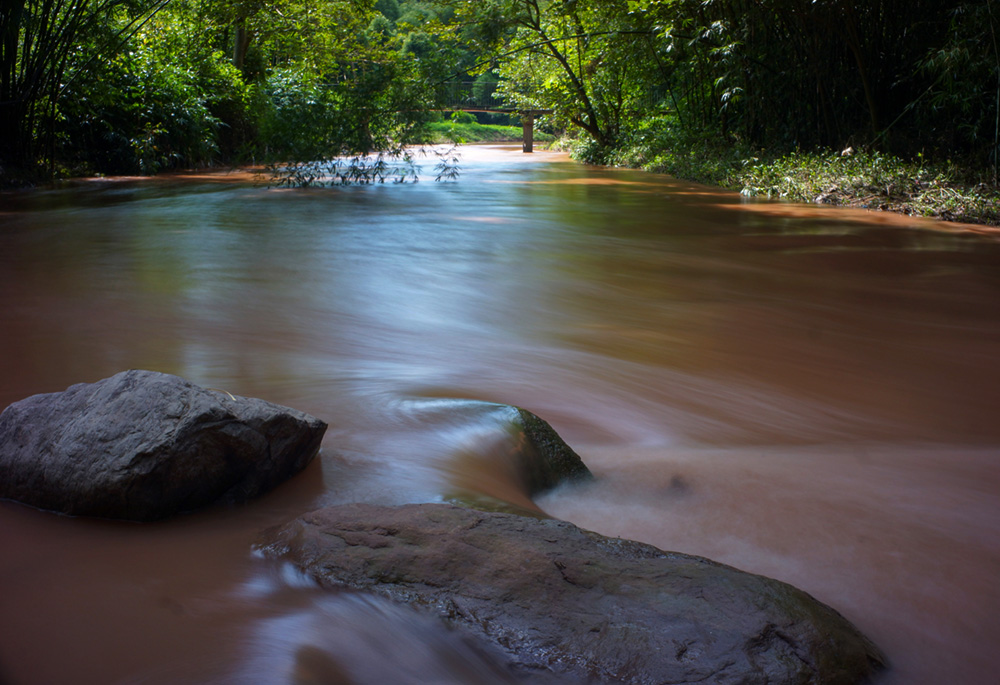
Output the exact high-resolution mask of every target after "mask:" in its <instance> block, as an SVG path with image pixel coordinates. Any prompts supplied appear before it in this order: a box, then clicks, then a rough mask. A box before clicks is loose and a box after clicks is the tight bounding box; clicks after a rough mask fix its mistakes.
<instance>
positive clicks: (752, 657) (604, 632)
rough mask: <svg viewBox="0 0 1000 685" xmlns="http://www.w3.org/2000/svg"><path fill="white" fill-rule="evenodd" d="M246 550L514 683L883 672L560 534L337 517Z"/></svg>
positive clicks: (827, 621)
mask: <svg viewBox="0 0 1000 685" xmlns="http://www.w3.org/2000/svg"><path fill="white" fill-rule="evenodd" d="M259 548H260V549H261V550H262V551H263V552H264V554H266V555H268V556H271V557H275V558H281V559H284V560H288V561H290V562H291V563H293V564H294V565H296V566H298V567H299V568H300V569H302V570H303V571H305V572H306V573H308V574H309V575H311V576H312V577H314V578H315V579H316V580H318V581H319V582H320V583H321V584H323V585H325V586H327V587H331V588H354V589H360V590H364V591H369V592H373V593H376V594H378V595H381V596H384V597H389V598H391V599H394V600H397V601H400V602H404V603H407V604H409V605H412V606H415V607H420V608H423V609H424V610H425V611H429V612H431V613H434V614H436V615H438V616H440V617H441V618H442V619H444V620H445V621H446V622H448V623H450V624H453V625H455V626H459V627H461V628H462V629H464V630H467V631H471V632H472V633H474V634H478V635H480V636H482V637H484V638H486V639H487V640H489V641H490V642H492V643H493V644H495V645H497V646H499V647H500V648H501V649H502V650H504V652H505V653H506V654H507V656H508V657H509V659H510V663H511V666H512V668H514V669H515V670H516V671H517V672H520V673H522V674H525V673H527V674H530V673H532V672H536V673H543V672H549V673H552V672H554V673H559V674H563V675H565V676H568V677H571V678H576V679H579V680H580V681H593V682H606V683H612V682H615V683H703V682H711V683H734V684H736V683H740V684H746V685H749V684H751V683H761V684H765V683H766V684H768V685H777V684H779V683H817V684H841V683H843V684H848V683H862V682H866V681H867V680H868V679H869V678H871V677H872V676H873V675H874V674H875V673H877V672H878V671H879V670H881V669H882V668H883V667H884V658H883V656H882V655H881V653H880V651H879V650H878V648H877V647H875V646H874V644H872V643H871V642H870V641H869V640H868V639H867V638H866V637H864V636H863V635H861V634H860V633H859V632H858V631H857V630H856V629H855V628H854V626H853V625H851V624H850V623H849V622H848V621H847V620H846V619H844V618H843V617H842V616H840V615H839V614H838V613H837V612H836V611H834V610H833V609H831V608H829V607H827V606H825V605H823V604H821V603H820V602H818V601H817V600H815V599H813V598H812V597H810V596H809V595H807V594H806V593H804V592H802V591H800V590H797V589H795V588H793V587H791V586H789V585H787V584H785V583H781V582H779V581H775V580H771V579H768V578H764V577H761V576H756V575H752V574H749V573H745V572H742V571H739V570H736V569H733V568H730V567H727V566H724V565H721V564H718V563H715V562H712V561H709V560H707V559H702V558H699V557H692V556H687V555H683V554H676V553H671V552H663V551H661V550H659V549H657V548H655V547H652V546H650V545H645V544H642V543H638V542H633V541H629V540H621V539H617V538H607V537H604V536H601V535H598V534H596V533H591V532H587V531H584V530H582V529H580V528H578V527H576V526H574V525H572V524H570V523H567V522H564V521H557V520H552V519H535V518H530V517H523V516H518V515H515V514H508V513H497V512H483V511H477V510H473V509H467V508H462V507H455V506H450V505H444V504H415V505H405V506H398V507H384V506H375V505H368V504H351V505H344V506H338V507H329V508H326V509H321V510H318V511H314V512H311V513H309V514H306V515H304V516H302V517H300V518H298V519H296V520H295V521H292V522H291V523H289V524H287V525H285V526H282V527H279V528H275V529H272V530H269V531H266V532H265V533H263V534H262V537H261V540H260V542H259Z"/></svg>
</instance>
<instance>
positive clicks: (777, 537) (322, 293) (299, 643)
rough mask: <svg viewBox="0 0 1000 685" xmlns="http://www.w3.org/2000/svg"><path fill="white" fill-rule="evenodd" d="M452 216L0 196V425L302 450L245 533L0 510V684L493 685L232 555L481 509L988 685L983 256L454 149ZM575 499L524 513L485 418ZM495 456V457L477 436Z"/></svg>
mask: <svg viewBox="0 0 1000 685" xmlns="http://www.w3.org/2000/svg"><path fill="white" fill-rule="evenodd" d="M463 167H464V168H463V174H462V176H461V177H460V179H459V181H458V182H457V183H433V182H432V181H429V180H424V181H421V182H420V183H417V184H415V185H385V186H366V187H354V188H342V189H309V190H297V191H282V192H276V191H273V190H268V189H267V188H265V187H262V186H258V185H254V184H252V183H249V182H247V181H248V179H244V178H240V177H233V178H230V179H229V182H224V183H220V182H218V179H216V178H170V179H163V178H161V179H152V180H136V179H129V180H116V181H111V180H108V181H97V182H91V183H86V184H80V185H76V186H74V187H71V188H65V189H60V190H53V191H40V192H35V193H31V194H17V195H5V196H0V407H4V406H6V405H7V404H9V403H11V402H13V401H16V400H18V399H21V398H22V397H25V396H27V395H30V394H33V393H38V392H49V391H55V390H61V389H64V388H65V387H67V386H68V385H70V384H73V383H76V382H81V381H94V380H98V379H100V378H103V377H107V376H110V375H112V374H114V373H116V372H118V371H121V370H123V369H127V368H149V369H155V370H159V371H165V372H169V373H176V374H178V375H181V376H183V377H185V378H188V379H189V380H192V381H194V382H196V383H199V384H201V385H204V386H208V387H214V388H220V389H225V390H226V391H228V392H231V393H234V394H242V395H250V396H257V397H262V398H265V399H268V400H271V401H274V402H279V403H282V404H287V405H290V406H293V407H296V408H299V409H302V410H304V411H307V412H310V413H312V414H314V415H316V416H318V417H320V418H322V419H324V420H326V421H327V422H328V423H329V424H330V430H329V432H328V434H327V437H326V439H325V441H324V447H323V452H322V454H321V458H320V459H319V460H317V461H316V462H314V463H313V464H312V465H311V466H310V467H309V468H308V469H307V470H306V471H305V472H304V473H302V474H300V475H299V476H297V477H295V478H294V479H293V480H292V481H290V482H289V483H287V484H286V485H284V486H282V487H280V488H278V489H277V490H276V491H274V492H272V493H270V494H268V495H266V496H264V497H263V498H261V499H259V500H257V501H255V502H253V503H251V504H249V505H247V506H243V507H238V508H228V509H212V510H208V511H204V512H201V513H197V514H193V515H188V516H182V517H178V518H176V519H174V520H169V521H165V522H161V523H156V524H146V525H138V524H127V523H120V522H111V521H93V520H84V519H72V518H68V517H63V516H56V515H53V514H50V513H45V512H38V511H35V510H32V509H29V508H27V507H23V506H20V505H17V504H13V503H9V502H0V550H2V553H0V683H4V685H8V684H15V685H18V684H22V683H23V684H39V685H48V684H50V683H63V682H73V683H80V684H88V683H94V684H98V683H100V684H105V683H150V684H156V685H159V684H166V683H178V682H185V683H213V684H214V683H230V682H239V683H244V682H245V683H262V684H263V683H276V682H308V681H309V678H313V679H314V680H316V681H317V682H362V683H368V682H372V683H374V682H405V681H406V680H407V679H408V678H410V679H411V680H413V681H414V682H419V677H417V676H414V674H418V673H420V674H429V675H425V676H424V677H425V678H433V679H435V681H436V682H484V683H485V682H505V676H503V674H501V673H500V672H499V671H497V670H496V668H495V663H494V661H495V660H494V655H492V654H490V653H488V652H487V653H483V652H481V651H480V650H479V649H478V648H477V647H475V646H470V645H468V644H465V643H463V642H461V641H460V640H457V639H456V636H455V635H454V634H452V633H449V632H448V631H446V630H444V629H443V628H442V627H440V626H438V625H436V624H434V623H431V622H428V621H427V619H426V617H425V616H422V615H420V614H417V613H415V612H411V611H409V610H408V608H406V607H399V606H396V605H392V604H389V603H387V602H385V601H380V600H376V599H373V598H370V597H366V596H363V595H351V594H337V593H333V594H331V593H327V592H321V591H319V590H318V589H317V588H315V587H313V585H312V584H311V583H310V582H309V581H308V579H306V578H303V577H301V576H299V575H298V574H296V573H295V572H293V571H292V570H291V569H289V568H286V567H283V566H281V565H278V564H275V563H273V562H270V561H268V560H265V559H262V558H259V557H258V556H257V555H255V554H254V553H253V551H252V543H253V541H254V539H255V538H256V536H257V534H258V532H259V531H260V530H261V529H263V528H266V527H268V526H271V525H276V524H280V523H282V522H284V521H286V520H288V519H290V518H292V517H294V516H296V515H297V514H299V513H302V512H305V511H308V510H310V509H313V508H316V507H318V506H323V505H327V504H336V503H343V502H352V501H366V502H379V503H404V502H420V501H440V500H442V499H444V498H447V497H450V496H455V495H458V496H461V495H462V494H463V493H464V494H468V495H473V496H475V495H487V496H489V497H493V498H498V499H504V500H507V501H509V502H512V503H514V504H516V505H518V506H522V507H526V508H531V507H533V506H537V507H539V508H541V509H542V510H543V511H545V512H547V513H549V514H550V515H553V516H557V517H560V518H565V519H568V520H570V521H573V522H575V523H577V524H578V525H581V526H584V527H586V528H590V529H593V530H596V531H598V532H601V533H604V534H608V535H618V536H621V537H628V538H634V539H639V540H643V541H646V542H650V543H653V544H655V545H657V546H659V547H662V548H664V549H671V550H676V551H680V552H688V553H693V554H699V555H703V556H708V557H710V558H713V559H716V560H718V561H721V562H724V563H727V564H731V565H733V566H736V567H738V568H742V569H745V570H748V571H752V572H755V573H762V574H764V575H768V576H772V577H775V578H779V579H781V580H785V581H788V582H791V583H793V584H795V585H797V586H799V587H801V588H803V589H805V590H806V591H808V592H810V593H811V594H813V595H814V596H816V597H817V598H819V599H820V600H822V601H824V602H826V603H827V604H830V605H831V606H833V607H835V608H836V609H838V610H839V611H840V612H841V613H843V614H844V615H846V616H847V617H848V618H849V619H850V620H852V621H853V622H854V623H855V624H857V625H858V626H859V627H860V628H861V629H862V630H863V631H864V632H865V633H867V634H868V635H869V636H870V637H872V638H873V639H874V640H875V641H876V642H877V643H878V644H879V645H880V646H881V647H882V648H883V649H884V650H885V651H886V652H887V654H888V656H889V658H890V660H891V662H892V665H893V669H892V671H890V673H889V674H888V675H887V676H886V678H885V679H884V682H885V683H890V684H892V685H904V684H906V685H911V684H915V685H932V684H934V685H937V684H939V683H945V682H955V683H966V684H973V685H976V684H983V685H986V684H987V683H993V682H994V681H995V673H996V671H997V668H998V666H1000V657H997V656H996V654H995V650H994V649H993V646H994V645H995V644H997V643H998V642H1000V612H998V611H997V609H998V608H1000V589H998V587H997V583H996V578H997V577H998V576H1000V420H998V418H997V416H998V406H1000V361H998V360H1000V241H997V240H996V238H995V237H994V236H993V235H992V234H990V233H989V232H985V233H977V232H974V231H972V230H955V227H952V226H947V225H942V224H938V223H935V222H932V221H927V220H922V219H912V218H907V217H898V216H892V217H888V216H886V215H881V214H873V213H867V212H859V211H856V210H836V209H831V208H827V207H822V208H820V207H812V206H802V205H791V204H776V203H767V202H756V201H748V200H745V199H743V198H741V197H740V196H738V195H736V194H731V193H726V192H721V191H718V190H715V189H711V188H704V187H700V186H695V185H691V184H687V183H683V182H679V181H676V180H673V179H669V178H665V177H661V176H656V175H650V174H643V173H641V172H633V171H621V170H609V169H601V168H591V167H585V166H582V165H578V164H575V163H572V162H570V161H569V160H568V159H566V157H565V156H564V155H558V154H555V153H544V152H541V153H538V152H536V153H535V154H534V155H522V154H521V153H520V152H516V151H514V149H513V148H504V147H470V148H466V149H465V150H464V152H463ZM455 398H458V399H462V398H468V399H477V400H486V401H490V402H500V403H509V404H516V405H519V406H522V407H525V408H527V409H530V410H531V411H533V412H535V413H536V414H538V415H540V416H541V417H543V418H545V419H546V420H548V421H549V422H550V423H551V424H552V425H553V426H554V427H555V428H556V429H557V430H558V431H559V432H560V434H561V435H562V436H563V437H564V438H565V439H566V441H567V442H568V443H569V444H570V445H572V446H573V447H574V449H575V450H576V451H577V452H578V453H579V454H580V455H581V456H582V457H583V459H584V461H585V462H587V464H588V465H589V466H590V467H591V469H592V470H593V471H594V473H595V475H597V479H596V480H595V481H594V482H593V483H591V484H588V485H582V486H573V487H565V488H560V489H558V490H556V491H554V492H551V493H549V494H546V495H544V496H542V497H539V498H537V499H536V501H535V502H534V503H532V502H531V501H530V500H528V499H527V497H526V495H525V493H523V492H521V491H520V490H519V489H518V488H517V486H516V485H514V483H513V482H512V480H511V479H510V478H509V477H508V476H507V473H508V469H507V468H506V464H505V460H506V459H507V457H508V455H507V452H508V447H507V446H506V445H505V444H504V436H503V433H502V431H500V430H499V429H498V426H497V424H496V421H495V420H494V419H493V418H491V415H490V414H489V412H485V413H477V412H475V411H468V410H467V406H466V405H463V404H462V403H456V402H453V399H455ZM498 431H499V432H498Z"/></svg>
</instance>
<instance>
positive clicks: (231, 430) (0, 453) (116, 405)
mask: <svg viewBox="0 0 1000 685" xmlns="http://www.w3.org/2000/svg"><path fill="white" fill-rule="evenodd" d="M325 431H326V424H325V423H324V422H322V421H320V420H319V419H317V418H314V417H312V416H309V415H308V414H304V413H302V412H300V411H296V410H294V409H289V408H287V407H281V406H278V405H276V404H272V403H270V402H265V401H263V400H259V399H252V398H246V397H234V396H232V395H230V394H229V393H226V392H223V391H213V390H207V389H204V388H201V387H198V386H196V385H194V384H192V383H189V382H188V381H185V380H184V379H182V378H178V377H177V376H171V375H168V374H163V373H157V372H153V371H140V370H133V371H125V372H122V373H119V374H117V375H115V376H112V377H111V378H106V379H104V380H102V381H98V382H96V383H81V384H79V385H74V386H71V387H70V388H68V389H67V390H65V391H63V392H56V393H49V394H43V395H34V396H32V397H28V398H27V399H24V400H21V401H20V402H15V403H14V404H12V405H10V406H9V407H7V409H5V410H4V412H3V413H2V414H0V497H4V498H9V499H13V500H17V501H19V502H23V503H25V504H30V505H32V506H35V507H40V508H42V509H49V510H53V511H58V512H63V513H66V514H74V515H81V516H101V517H107V518H120V519H131V520H136V521H149V520H153V519H159V518H163V517H166V516H170V515H172V514H175V513H178V512H186V511H191V510H194V509H198V508H201V507H204V506H206V505H208V504H212V503H215V502H225V503H236V502H242V501H245V500H247V499H249V498H251V497H254V496H256V495H258V494H260V493H263V492H265V491H267V490H269V489H271V488H273V487H274V486H276V485H278V484H279V483H281V482H283V481H285V480H287V479H288V478H289V477H290V476H292V475H293V474H295V473H297V472H298V471H300V470H301V469H302V468H304V467H305V466H306V464H308V463H309V461H310V460H311V459H312V458H313V457H314V456H315V455H316V453H317V451H318V450H319V447H320V442H321V440H322V439H323V434H324V432H325Z"/></svg>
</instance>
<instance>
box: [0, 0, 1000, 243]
mask: <svg viewBox="0 0 1000 685" xmlns="http://www.w3.org/2000/svg"><path fill="white" fill-rule="evenodd" d="M994 5H995V3H994V0H944V1H940V0H911V1H908V2H903V1H902V0H861V1H860V2H858V1H849V0H815V1H810V2H806V1H804V0H769V1H767V2H756V1H750V0H611V1H609V2H597V1H596V0H548V1H546V0H485V1H482V2H469V1H466V0H433V1H430V0H429V1H422V0H309V1H307V0H15V1H14V2H8V3H4V5H3V7H2V8H0V130H3V131H4V135H3V138H2V140H0V167H2V172H0V183H3V184H5V185H14V184H17V183H24V182H25V181H32V180H34V181H39V180H46V179H51V178H54V177H61V176H67V175H79V174H122V173H144V174H150V173H156V172H159V171H164V170H170V169H177V168H191V167H199V166H209V165H226V164H246V163H271V164H279V163H287V162H298V163H302V162H313V161H316V160H333V159H338V158H352V157H358V156H364V155H368V154H371V153H382V154H384V155H390V156H391V155H399V154H402V150H403V149H404V147H405V146H407V145H412V144H418V143H423V142H429V141H434V140H440V139H442V138H450V139H452V140H461V141H473V140H482V139H486V140H490V139H493V138H490V137H488V136H501V137H514V136H515V135H516V127H515V128H514V129H513V130H507V131H500V130H495V129H494V128H492V126H491V124H493V122H492V121H487V118H488V116H489V115H481V116H480V117H479V119H480V120H479V121H477V122H475V124H474V123H473V122H471V121H468V119H465V120H464V121H463V120H462V119H463V118H464V117H459V119H447V120H445V121H441V119H442V117H441V116H440V115H439V114H435V112H436V111H438V110H440V109H441V107H442V104H443V103H444V101H445V100H446V99H450V98H446V96H445V92H449V93H450V94H451V95H454V92H455V88H454V87H452V88H451V89H450V90H449V89H448V88H447V87H445V86H446V85H447V84H456V83H458V84H463V85H461V86H459V90H460V93H459V94H460V95H461V94H462V93H467V94H468V95H469V96H470V97H473V96H475V98H476V99H481V98H483V97H487V98H492V99H493V100H495V101H496V102H497V104H498V105H502V106H504V107H507V108H510V109H513V110H515V111H517V110H521V109H536V110H551V112H552V113H551V114H549V115H546V116H543V117H539V118H538V119H537V120H536V126H537V127H538V129H539V133H542V134H548V135H553V136H561V137H563V138H564V139H565V140H567V141H569V145H570V146H571V148H572V150H573V151H574V154H575V156H577V157H578V158H579V159H581V160H584V161H587V162H593V163H601V164H623V165H630V166H638V167H642V168H646V169H650V170H656V171H663V172H666V173H670V174H673V175H677V176H681V177H684V178H688V179H693V180H701V181H707V182H710V183H715V184H720V185H724V186H727V187H732V188H736V189H739V190H741V191H742V192H744V193H745V194H748V195H766V196H771V197H784V198H789V199H795V200H806V201H820V202H831V203H838V204H849V205H855V206H865V207H871V208H879V209H892V210H896V211H902V212H907V213H911V214H921V215H929V216H937V217H940V218H943V219H953V220H961V221H968V222H979V223H991V224H997V223H998V216H997V205H998V198H1000V195H998V191H997V188H998V150H1000V50H998V35H997V34H998V28H1000V19H998V12H1000V7H996V6H994ZM511 123H514V124H516V123H517V122H516V121H514V122H511ZM476 124H480V126H477V125H476ZM482 124H486V125H487V127H486V128H484V127H483V126H482Z"/></svg>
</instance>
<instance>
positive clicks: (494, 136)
mask: <svg viewBox="0 0 1000 685" xmlns="http://www.w3.org/2000/svg"><path fill="white" fill-rule="evenodd" d="M427 128H428V130H429V132H430V140H429V141H428V142H429V143H433V144H442V143H515V142H520V141H521V136H522V134H523V131H522V130H521V127H520V126H504V125H500V124H481V123H479V122H478V121H477V120H476V118H475V117H474V116H472V115H471V114H469V113H467V112H455V113H453V114H452V115H451V118H450V119H449V120H447V121H438V122H432V123H430V124H428V125H427ZM555 139H556V137H555V136H553V135H551V134H549V133H543V132H541V131H537V130H536V131H535V136H534V140H535V142H536V143H551V142H553V141H554V140H555Z"/></svg>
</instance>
